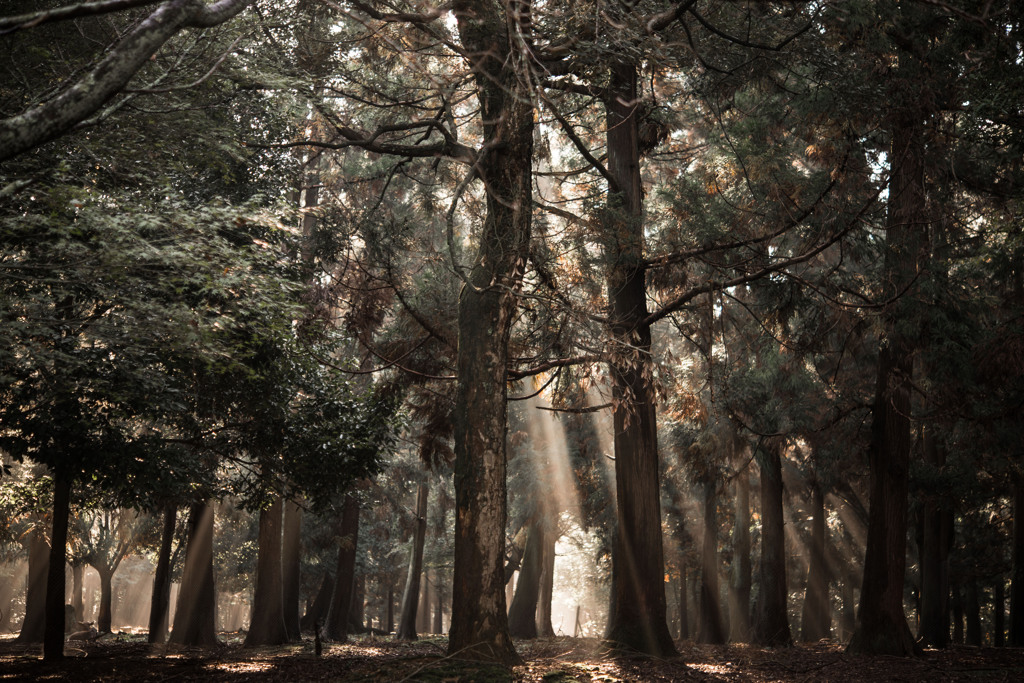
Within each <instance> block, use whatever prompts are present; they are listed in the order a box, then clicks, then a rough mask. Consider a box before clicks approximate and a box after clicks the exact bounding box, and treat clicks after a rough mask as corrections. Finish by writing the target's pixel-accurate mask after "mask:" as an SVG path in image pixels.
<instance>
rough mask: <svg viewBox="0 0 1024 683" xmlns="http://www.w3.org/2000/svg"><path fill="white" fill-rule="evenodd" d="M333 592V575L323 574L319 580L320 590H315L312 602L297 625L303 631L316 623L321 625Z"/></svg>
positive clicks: (328, 608) (311, 627)
mask: <svg viewBox="0 0 1024 683" xmlns="http://www.w3.org/2000/svg"><path fill="white" fill-rule="evenodd" d="M333 593H334V577H333V576H331V574H330V572H328V573H327V574H324V578H323V581H321V582H320V590H318V591H317V593H316V597H315V598H314V599H313V604H311V605H310V606H309V609H307V610H306V613H305V614H304V615H302V620H301V621H300V622H299V626H301V627H302V630H303V631H308V630H311V629H313V628H314V627H315V626H316V625H317V624H320V625H323V623H324V620H325V618H326V617H327V612H328V610H330V608H331V595H333Z"/></svg>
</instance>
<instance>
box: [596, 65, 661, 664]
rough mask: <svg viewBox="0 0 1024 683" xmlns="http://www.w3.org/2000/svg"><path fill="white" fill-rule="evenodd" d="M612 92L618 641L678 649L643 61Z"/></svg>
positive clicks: (612, 624) (623, 72)
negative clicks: (662, 458)
mask: <svg viewBox="0 0 1024 683" xmlns="http://www.w3.org/2000/svg"><path fill="white" fill-rule="evenodd" d="M608 91H609V92H608V96H607V97H606V98H605V103H604V104H605V112H606V127H607V133H606V135H607V141H608V144H607V150H608V160H607V168H608V173H609V175H610V176H611V177H612V178H613V179H614V186H612V187H609V192H608V206H607V208H606V210H605V212H604V217H603V222H604V226H603V230H604V232H605V236H604V239H605V242H606V252H607V258H608V260H609V263H608V299H609V302H610V303H611V307H612V324H611V332H612V334H613V336H614V337H615V339H616V341H617V342H618V347H619V349H621V351H620V354H619V355H618V356H617V357H616V358H615V359H613V360H612V361H611V362H610V366H611V367H610V370H611V377H612V395H613V399H614V401H613V402H614V404H615V408H614V411H613V423H614V429H615V437H614V445H615V503H616V525H615V536H614V541H613V544H612V586H611V605H610V608H609V613H608V634H607V636H606V637H607V640H608V643H609V645H610V646H611V647H612V648H615V649H622V650H628V651H636V652H643V653H645V654H650V655H655V656H668V655H674V654H675V653H676V649H675V645H674V644H673V642H672V636H671V635H670V634H669V632H668V624H667V622H666V620H665V584H664V579H663V577H664V573H665V562H664V555H663V552H664V551H663V547H662V538H661V505H660V503H659V501H660V494H659V490H658V435H657V424H656V418H655V410H654V408H655V406H654V400H655V397H654V392H653V389H652V387H651V368H650V352H651V329H650V326H649V325H647V324H645V323H644V322H643V321H644V319H645V318H646V317H647V285H646V278H645V270H644V268H643V266H642V263H643V257H644V239H643V226H644V221H643V188H642V184H641V179H640V147H639V136H638V132H637V130H638V116H637V102H638V101H639V100H638V97H637V75H636V66H635V65H634V64H633V63H631V62H628V61H625V62H619V63H616V64H613V65H612V67H611V81H610V83H609V88H608Z"/></svg>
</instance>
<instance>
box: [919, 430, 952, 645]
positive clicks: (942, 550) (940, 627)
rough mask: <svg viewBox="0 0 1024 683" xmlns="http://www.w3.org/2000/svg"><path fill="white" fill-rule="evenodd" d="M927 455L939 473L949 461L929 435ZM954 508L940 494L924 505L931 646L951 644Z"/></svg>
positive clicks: (924, 612) (924, 592)
mask: <svg viewBox="0 0 1024 683" xmlns="http://www.w3.org/2000/svg"><path fill="white" fill-rule="evenodd" d="M924 455H925V460H926V462H927V463H928V465H929V466H931V467H933V468H935V470H936V472H937V471H938V470H939V469H941V468H942V466H943V465H944V464H945V452H944V451H943V449H941V448H939V447H938V444H936V443H935V439H934V438H933V437H932V436H931V435H929V434H927V433H926V434H925V438H924ZM949 516H950V510H949V507H948V505H946V504H944V501H942V500H940V498H939V496H938V495H936V494H933V493H926V494H925V500H924V502H923V505H922V506H921V517H922V525H923V527H924V529H923V533H922V539H921V626H920V630H919V633H918V640H919V641H920V642H921V644H922V645H924V646H927V647H936V648H943V647H946V646H947V645H949V604H948V596H949V533H948V528H947V526H948V521H947V518H948V517H949Z"/></svg>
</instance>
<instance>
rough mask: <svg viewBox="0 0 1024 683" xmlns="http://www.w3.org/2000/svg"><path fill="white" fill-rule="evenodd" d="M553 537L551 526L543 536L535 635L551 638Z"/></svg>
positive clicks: (553, 569) (553, 574)
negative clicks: (542, 558) (542, 557)
mask: <svg viewBox="0 0 1024 683" xmlns="http://www.w3.org/2000/svg"><path fill="white" fill-rule="evenodd" d="M557 540H558V539H557V538H556V537H555V533H554V528H553V525H552V526H550V527H548V528H547V533H545V534H544V560H543V572H542V574H541V580H540V608H539V609H538V610H537V635H539V636H541V637H543V638H553V637H554V636H555V629H554V628H553V627H552V625H551V600H552V598H553V596H554V592H555V542H556V541H557Z"/></svg>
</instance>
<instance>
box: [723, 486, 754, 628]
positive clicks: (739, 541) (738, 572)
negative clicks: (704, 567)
mask: <svg viewBox="0 0 1024 683" xmlns="http://www.w3.org/2000/svg"><path fill="white" fill-rule="evenodd" d="M731 569H732V571H731V578H732V580H731V581H730V584H729V640H730V641H732V642H734V643H745V642H748V641H749V640H750V590H751V588H752V586H753V572H752V570H751V562H750V471H749V469H748V468H744V470H743V471H742V472H740V473H738V475H737V476H736V498H735V500H734V504H733V532H732V567H731Z"/></svg>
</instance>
